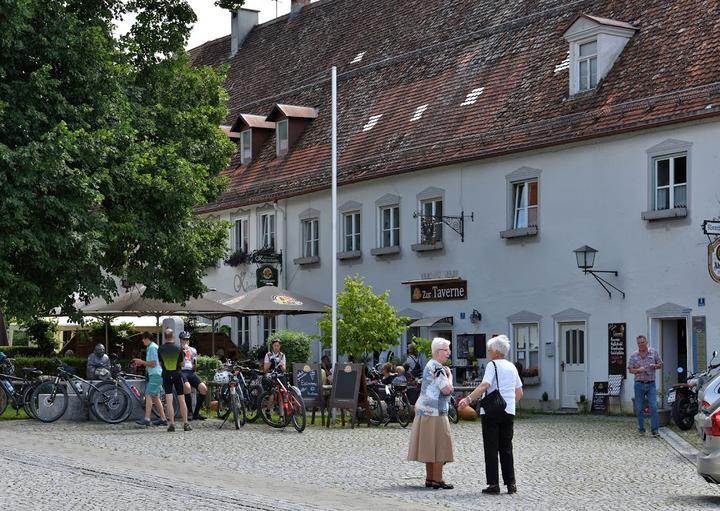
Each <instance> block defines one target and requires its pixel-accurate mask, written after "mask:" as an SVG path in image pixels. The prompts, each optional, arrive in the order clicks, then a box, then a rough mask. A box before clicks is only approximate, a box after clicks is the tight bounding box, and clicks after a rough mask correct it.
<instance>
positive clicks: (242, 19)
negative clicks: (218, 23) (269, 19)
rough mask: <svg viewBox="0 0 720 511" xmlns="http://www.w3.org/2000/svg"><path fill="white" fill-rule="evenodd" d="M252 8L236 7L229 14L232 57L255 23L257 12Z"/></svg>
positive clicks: (256, 21)
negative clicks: (235, 9) (236, 8)
mask: <svg viewBox="0 0 720 511" xmlns="http://www.w3.org/2000/svg"><path fill="white" fill-rule="evenodd" d="M259 12H260V11H254V10H252V9H238V10H237V11H235V12H233V13H232V14H231V15H230V56H231V57H234V56H235V54H236V53H237V52H238V50H239V49H240V47H241V46H242V43H243V41H244V40H245V38H246V37H247V36H248V34H249V33H250V31H251V30H252V29H253V27H254V26H255V25H257V24H258V13H259Z"/></svg>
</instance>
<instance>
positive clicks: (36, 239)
mask: <svg viewBox="0 0 720 511" xmlns="http://www.w3.org/2000/svg"><path fill="white" fill-rule="evenodd" d="M208 1H210V0H208ZM216 3H220V4H222V6H223V7H226V8H231V9H235V8H237V7H239V6H240V5H242V3H243V2H242V1H239V0H218V2H216ZM130 15H136V18H135V21H134V23H133V25H132V28H131V29H130V31H129V32H128V33H127V34H126V35H124V36H122V37H115V36H114V35H113V29H114V23H115V22H116V21H117V20H119V19H121V18H123V17H127V16H130ZM195 19H196V18H195V13H194V12H193V11H192V9H191V8H190V7H189V5H188V4H187V2H186V1H184V0H103V1H86V0H66V1H64V2H57V1H50V2H48V1H46V0H7V1H4V2H1V3H0V20H2V30H0V55H2V58H1V59H0V197H1V200H0V239H1V240H2V241H1V242H0V314H2V312H3V311H4V312H5V313H6V314H8V315H9V316H13V317H17V318H18V319H23V318H25V319H27V318H30V317H31V316H33V315H35V314H41V313H44V312H46V311H48V310H49V309H51V308H52V307H55V306H57V305H62V306H63V309H64V310H65V311H66V312H70V311H72V303H73V297H72V293H79V296H80V298H81V299H86V300H87V299H90V298H92V297H95V296H105V297H106V298H109V297H110V296H111V294H112V293H114V292H115V290H116V286H115V283H114V281H113V279H112V277H111V276H112V275H115V276H119V277H125V278H128V279H129V280H130V281H131V282H139V283H143V284H145V285H146V286H147V291H146V294H147V295H148V296H152V297H158V298H162V299H166V300H184V299H187V298H188V297H190V296H196V295H198V294H199V293H201V292H202V291H203V290H204V288H203V284H202V277H203V275H204V273H205V271H206V268H207V267H209V266H211V265H212V264H213V263H214V262H215V261H217V260H218V259H220V258H222V257H224V255H225V251H226V246H225V245H226V237H227V228H228V226H227V225H226V224H225V223H224V222H220V221H216V220H212V219H207V218H203V217H199V216H196V215H195V214H194V213H193V208H194V207H196V206H197V205H201V204H204V203H207V202H209V201H212V200H214V199H215V198H216V197H217V195H218V193H219V192H220V191H221V190H222V189H223V187H224V186H225V180H224V179H223V178H222V177H221V176H220V172H221V170H223V169H224V168H225V166H226V165H227V163H228V161H229V156H230V154H231V152H232V150H233V147H234V146H233V144H232V143H231V142H230V141H229V140H228V138H227V137H226V136H225V135H224V134H223V133H222V131H221V130H220V129H219V125H220V124H222V123H223V122H224V121H225V118H226V116H227V107H226V99H227V98H226V94H225V92H224V90H223V88H222V84H223V80H224V76H223V75H224V70H223V69H221V70H214V69H211V68H207V67H191V66H190V65H189V61H188V57H187V54H186V52H185V50H184V46H185V44H186V41H187V37H188V34H189V30H190V28H191V26H192V24H193V23H194V22H195ZM0 323H2V321H0Z"/></svg>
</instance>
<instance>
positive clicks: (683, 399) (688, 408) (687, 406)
mask: <svg viewBox="0 0 720 511" xmlns="http://www.w3.org/2000/svg"><path fill="white" fill-rule="evenodd" d="M716 356H717V351H713V356H712V358H711V359H710V363H709V364H708V368H707V369H706V370H705V371H701V372H698V373H690V374H688V378H687V381H686V382H685V383H675V384H673V385H671V386H670V389H668V399H667V400H668V404H669V405H670V415H671V417H672V420H673V422H674V423H675V424H677V427H679V428H680V429H682V430H688V429H690V428H691V427H692V426H693V423H694V422H695V415H696V414H697V413H698V391H699V390H700V389H701V388H702V387H703V386H704V385H705V384H706V383H707V382H709V381H710V380H711V379H713V378H714V377H715V376H717V374H718V372H719V371H717V369H718V368H719V367H720V363H718V364H713V360H715V357H716ZM677 371H678V373H680V374H682V373H683V372H684V369H683V368H682V367H678V368H677Z"/></svg>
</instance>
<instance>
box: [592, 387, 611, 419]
mask: <svg viewBox="0 0 720 511" xmlns="http://www.w3.org/2000/svg"><path fill="white" fill-rule="evenodd" d="M608 388H609V387H608V382H606V381H596V382H594V383H593V396H592V403H590V411H591V412H592V413H607V412H608V403H609V395H608Z"/></svg>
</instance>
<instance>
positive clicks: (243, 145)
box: [240, 130, 252, 165]
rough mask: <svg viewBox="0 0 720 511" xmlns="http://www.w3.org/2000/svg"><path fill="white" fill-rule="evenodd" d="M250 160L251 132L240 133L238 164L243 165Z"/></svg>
mask: <svg viewBox="0 0 720 511" xmlns="http://www.w3.org/2000/svg"><path fill="white" fill-rule="evenodd" d="M250 160H252V130H245V131H243V132H241V133H240V163H241V164H243V165H244V164H245V163H248V162H249V161H250Z"/></svg>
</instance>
